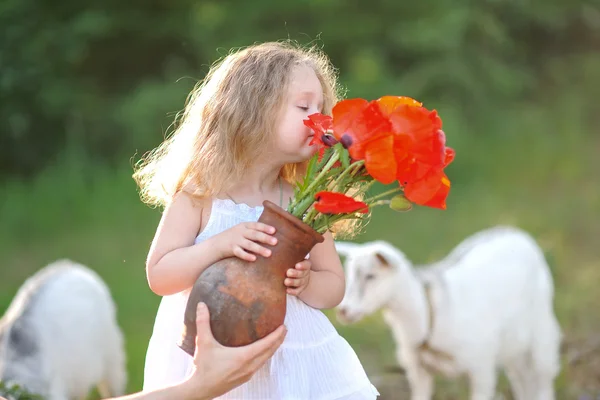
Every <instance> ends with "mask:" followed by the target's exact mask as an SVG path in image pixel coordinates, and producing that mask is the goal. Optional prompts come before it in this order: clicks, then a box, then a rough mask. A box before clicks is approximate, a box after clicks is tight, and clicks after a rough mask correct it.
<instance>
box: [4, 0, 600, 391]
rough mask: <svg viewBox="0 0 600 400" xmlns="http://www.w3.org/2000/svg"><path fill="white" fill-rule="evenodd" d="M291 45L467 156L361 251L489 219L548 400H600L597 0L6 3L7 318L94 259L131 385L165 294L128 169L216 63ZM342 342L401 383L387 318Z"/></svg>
mask: <svg viewBox="0 0 600 400" xmlns="http://www.w3.org/2000/svg"><path fill="white" fill-rule="evenodd" d="M287 38H290V39H293V40H296V41H298V42H300V43H304V44H313V43H315V44H318V45H320V46H322V47H323V49H324V51H325V52H326V53H327V54H328V55H329V56H330V57H331V59H332V61H333V63H334V64H335V65H336V66H337V67H338V68H339V70H340V78H341V82H342V84H343V85H344V86H345V88H346V89H347V97H364V98H369V99H374V98H377V97H379V96H382V95H386V94H392V95H407V96H411V97H414V98H417V99H419V100H421V101H423V102H424V103H425V106H427V107H428V108H435V109H437V110H438V112H439V113H440V115H441V117H442V119H443V121H444V131H445V132H446V135H447V138H448V144H449V145H450V146H452V147H454V148H455V149H456V152H457V156H456V159H455V161H454V163H453V164H451V165H450V166H449V167H448V169H447V172H448V175H449V177H450V179H451V181H452V185H453V186H452V190H451V193H450V196H449V200H448V209H447V210H446V211H440V210H434V209H430V208H417V209H414V210H412V211H411V212H409V213H403V214H395V213H393V212H391V211H389V210H385V209H381V208H378V209H376V211H375V212H374V215H373V218H372V221H371V223H370V224H369V225H368V226H367V229H366V231H365V233H364V234H362V235H360V236H359V237H357V238H356V240H357V241H366V240H371V239H375V238H382V239H386V240H389V241H390V242H392V243H394V244H395V245H397V246H398V247H400V248H401V249H402V250H403V251H405V252H406V253H407V255H408V256H409V258H411V259H412V260H413V261H414V262H416V263H426V262H430V261H433V260H436V259H438V258H440V257H442V256H444V254H446V253H447V252H448V251H450V250H451V249H452V247H453V246H455V245H456V244H458V243H459V242H460V241H461V240H462V239H464V238H465V237H466V236H468V235H471V234H473V233H475V232H476V231H477V230H480V229H484V228H487V227H489V226H492V225H495V224H514V225H517V226H519V227H522V228H524V229H526V230H528V231H529V232H531V234H532V235H534V236H535V237H536V239H538V241H539V243H540V245H541V246H543V248H544V250H545V251H546V254H547V257H548V261H549V263H550V264H551V267H552V272H553V275H554V279H555V285H556V312H557V314H558V317H559V320H560V323H561V325H562V329H563V330H564V333H565V346H564V350H563V369H562V373H561V376H560V377H559V378H558V380H557V391H558V392H557V396H558V398H559V399H574V398H579V396H581V395H583V394H585V393H587V394H593V395H596V394H597V393H600V354H597V352H596V350H597V347H598V346H599V345H600V341H598V340H597V339H598V338H599V337H600V331H599V328H600V317H599V313H598V311H597V310H598V306H599V305H600V291H598V289H597V283H598V282H599V278H600V253H599V250H598V248H599V245H600V185H599V183H600V180H599V177H598V176H599V175H598V170H599V169H600V159H599V157H598V153H599V151H600V128H598V127H599V126H600V102H599V101H598V99H599V98H600V3H599V2H598V1H597V0H589V1H583V0H547V1H545V2H528V1H508V0H505V1H502V0H489V1H483V0H480V1H467V0H453V1H450V0H436V1H433V0H427V1H419V2H416V1H415V2H402V1H397V0H395V1H392V0H371V1H368V2H367V1H363V2H359V1H341V0H299V1H296V2H293V3H292V2H290V3H284V2H280V1H272V0H255V1H252V2H249V1H238V0H223V1H202V0H196V1H192V0H178V1H173V0H172V1H165V0H146V1H139V0H138V1H130V2H123V1H116V0H105V1H103V2H99V1H96V2H91V1H90V2H80V1H73V0H65V1H62V2H58V1H53V2H50V1H39V0H38V1H34V0H3V1H2V2H1V3H0V121H2V124H0V221H1V222H0V254H2V257H3V259H2V263H1V266H0V313H3V312H4V310H5V309H6V307H8V304H9V303H10V301H11V299H12V297H13V296H14V294H15V293H16V291H17V289H18V287H19V286H20V285H21V284H22V283H23V281H24V280H25V279H26V278H27V277H28V276H29V275H31V274H32V273H34V272H35V271H36V270H38V269H40V268H42V267H43V266H44V265H46V264H47V263H49V262H51V261H53V260H55V259H57V258H63V257H68V258H71V259H73V260H76V261H79V262H82V263H85V264H87V265H88V266H90V267H92V268H93V269H95V270H97V271H98V272H99V273H100V275H101V276H102V277H103V278H104V279H105V280H106V281H107V283H108V284H109V286H110V288H111V290H112V294H113V296H114V299H115V301H116V303H117V306H118V312H119V322H120V324H121V326H122V328H123V330H124V332H125V335H126V341H127V352H128V353H127V356H128V372H129V378H130V379H129V387H128V389H129V391H135V390H139V389H140V388H141V382H142V376H143V362H144V356H145V351H146V346H147V343H148V339H149V337H150V333H151V329H152V325H153V322H154V315H155V312H156V308H157V305H158V302H159V300H160V299H159V297H158V296H156V295H154V294H153V293H152V292H151V291H150V289H149V288H148V286H147V284H146V278H145V271H144V261H145V257H146V254H147V251H148V248H149V245H150V241H151V239H152V237H153V235H154V231H155V229H156V225H157V222H158V220H159V218H160V211H159V210H156V209H150V208H148V207H147V206H145V205H143V204H142V203H141V202H140V201H139V198H138V194H137V188H136V186H135V184H134V181H133V180H132V178H131V174H132V164H133V163H134V162H135V161H137V160H138V159H139V157H140V155H141V154H142V153H144V152H146V151H148V150H150V149H151V148H152V147H154V146H155V145H157V144H158V143H159V142H160V141H161V139H162V138H163V137H164V135H165V134H166V133H167V132H169V125H170V124H171V123H172V122H173V117H174V114H175V113H176V112H177V111H179V110H181V109H182V108H183V105H184V102H185V99H186V96H187V94H188V92H189V91H190V89H191V88H192V87H193V85H194V84H195V83H196V82H197V81H198V80H200V79H202V78H203V76H204V75H205V74H206V72H207V71H208V67H209V65H210V64H211V63H212V62H214V61H215V60H216V59H218V58H219V57H222V56H224V55H225V54H227V52H228V51H229V49H231V48H234V47H239V46H246V45H250V44H252V43H255V42H262V41H270V40H280V39H287ZM328 315H329V316H330V317H331V318H332V320H333V321H334V322H336V321H335V319H334V317H333V315H332V314H331V313H330V312H328ZM336 323H337V322H336ZM339 330H340V332H341V333H342V334H343V335H344V336H345V337H346V338H347V339H348V340H349V341H350V343H351V344H352V345H353V347H354V348H355V350H356V351H357V352H358V354H359V356H360V358H361V360H362V361H363V363H364V365H365V367H366V369H367V372H368V373H369V374H370V375H371V376H373V377H374V379H379V377H381V376H384V375H385V376H387V378H386V380H384V381H382V382H384V383H382V384H381V385H382V386H381V387H382V390H385V388H384V386H386V385H388V384H394V382H399V381H400V380H401V375H399V374H391V373H387V375H386V374H384V370H385V369H386V367H388V366H391V365H393V364H394V357H393V351H392V349H393V342H392V339H391V335H390V333H389V331H388V329H387V328H386V326H385V325H384V324H383V323H382V321H381V318H380V316H379V315H375V316H372V317H370V318H368V319H366V320H364V321H362V322H361V323H359V324H356V325H353V326H348V327H339ZM389 382H392V383H389ZM439 383H440V386H438V391H437V394H436V399H459V398H464V393H465V382H464V381H462V380H461V381H458V382H451V381H447V380H444V379H440V380H439ZM499 390H501V391H502V392H504V393H508V391H507V386H506V383H505V381H504V380H501V384H500V387H499ZM382 398H390V397H382ZM506 398H509V397H508V396H507V397H506Z"/></svg>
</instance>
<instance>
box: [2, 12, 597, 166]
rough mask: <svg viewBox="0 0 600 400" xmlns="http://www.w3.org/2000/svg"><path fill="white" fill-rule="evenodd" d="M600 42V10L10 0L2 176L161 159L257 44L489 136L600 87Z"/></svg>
mask: <svg viewBox="0 0 600 400" xmlns="http://www.w3.org/2000/svg"><path fill="white" fill-rule="evenodd" d="M599 32H600V8H599V7H598V1H597V0H587V1H585V0H571V1H564V0H563V1H560V0H551V1H546V2H524V1H507V0H505V1H502V0H489V1H483V0H482V1H476V2H474V1H468V0H452V1H451V0H435V1H434V0H428V1H421V2H398V1H391V0H373V1H369V2H368V5H367V4H365V3H361V2H358V1H349V2H347V1H341V0H301V1H297V2H290V3H286V4H285V5H283V3H281V2H279V1H275V0H261V1H258V2H245V1H240V0H226V1H219V2H217V1H191V0H179V1H165V0H149V1H143V2H142V1H133V2H122V1H116V0H107V1H103V2H74V1H65V2H50V1H35V0H4V1H3V2H2V4H1V5H0V49H1V53H0V71H1V74H0V103H1V104H2V107H1V109H0V119H1V120H2V121H4V123H3V124H2V125H1V126H0V175H3V176H6V175H9V174H10V175H15V174H16V175H20V176H30V175H32V174H34V173H36V172H38V171H40V170H41V169H42V168H44V166H46V165H48V163H50V162H52V161H53V160H56V159H57V157H60V156H61V153H63V152H65V151H69V150H68V149H71V150H75V151H72V153H73V154H77V157H82V158H84V159H86V160H93V162H94V163H96V162H101V163H116V162H118V161H119V160H123V157H131V156H133V155H134V154H135V153H136V151H138V152H139V151H146V150H148V149H149V148H151V147H153V146H154V145H156V144H157V143H158V142H159V141H160V140H161V138H162V137H163V135H164V134H165V132H166V130H167V127H168V125H169V124H170V123H171V122H172V117H173V114H174V113H175V112H177V111H178V110H179V109H181V108H182V107H183V102H184V100H185V96H186V94H187V92H188V91H189V90H190V88H191V87H192V86H193V84H194V83H195V81H197V80H199V79H202V78H203V76H204V74H205V73H206V72H207V71H208V66H209V65H210V64H211V63H212V62H213V61H215V60H216V59H217V58H219V57H221V56H223V55H225V54H226V53H227V52H228V51H229V50H228V49H230V48H233V47H237V46H246V45H249V44H251V43H252V42H256V41H258V42H260V41H267V40H277V39H282V38H287V37H289V38H292V39H294V40H298V41H299V42H301V43H313V42H316V43H318V44H322V45H323V46H324V50H325V51H326V52H327V53H328V54H329V55H330V57H331V58H332V60H333V62H334V64H335V65H336V66H337V67H338V68H339V69H340V72H341V78H342V82H343V84H345V86H347V87H348V88H349V91H348V93H347V94H348V96H349V97H355V96H361V97H375V96H377V97H378V96H380V95H383V94H404V95H409V96H413V97H416V98H418V99H420V100H423V101H425V102H426V105H428V106H430V107H432V108H434V107H439V106H440V105H441V104H444V103H445V104H452V105H454V106H456V108H457V109H458V110H460V111H461V117H462V118H465V119H468V120H470V121H471V120H477V121H479V122H481V123H482V124H485V123H486V120H485V118H482V117H486V116H485V115H484V116H481V115H479V114H480V110H481V109H482V107H486V106H487V107H488V109H489V108H494V107H506V106H507V105H508V104H511V103H512V102H514V101H516V100H519V99H524V98H527V97H529V96H533V95H535V94H539V91H540V90H542V91H544V92H546V93H548V90H549V89H552V88H555V87H559V88H561V89H563V88H565V87H570V86H573V85H577V84H578V82H579V83H580V82H581V80H582V78H584V77H585V78H587V77H589V75H595V76H596V77H598V76H599V75H600V72H598V71H600V57H599V56H598V55H597V54H594V53H593V52H592V51H591V50H590V49H593V48H594V47H595V46H596V48H597V46H600V35H599ZM599 81H600V79H599V80H597V81H596V82H599ZM579 89H581V90H583V91H586V92H588V94H589V95H590V97H587V98H597V97H598V95H600V88H599V87H598V86H596V87H590V86H589V85H582V87H579V88H578V90H579ZM594 96H595V97H594ZM590 113H591V111H590ZM592 116H593V115H592ZM596 118H597V116H596ZM65 149H67V150H65Z"/></svg>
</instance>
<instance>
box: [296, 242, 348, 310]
mask: <svg viewBox="0 0 600 400" xmlns="http://www.w3.org/2000/svg"><path fill="white" fill-rule="evenodd" d="M323 236H324V237H325V240H324V241H323V242H322V243H319V244H317V245H316V246H315V247H313V249H312V250H311V252H310V260H311V264H312V268H311V271H310V280H309V282H308V285H307V286H306V288H305V289H304V290H303V291H302V292H301V293H300V294H299V295H298V298H299V299H300V300H302V301H303V302H305V303H306V304H308V305H309V306H311V307H313V308H318V309H323V308H334V307H335V306H337V305H338V304H340V303H341V301H342V299H343V298H344V291H345V290H346V279H345V277H344V269H343V268H342V262H341V261H340V257H339V255H338V253H337V251H336V249H335V245H334V242H333V236H332V235H331V233H330V232H326V233H325V234H324V235H323Z"/></svg>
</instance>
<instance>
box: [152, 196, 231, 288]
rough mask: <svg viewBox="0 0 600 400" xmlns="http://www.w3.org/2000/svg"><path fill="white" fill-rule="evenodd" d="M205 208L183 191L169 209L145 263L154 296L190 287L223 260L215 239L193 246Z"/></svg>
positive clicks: (164, 214)
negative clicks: (204, 272) (201, 275)
mask: <svg viewBox="0 0 600 400" xmlns="http://www.w3.org/2000/svg"><path fill="white" fill-rule="evenodd" d="M204 208H205V207H204V202H194V201H193V200H192V198H191V197H190V196H189V195H188V194H186V193H183V192H180V193H178V194H177V195H175V197H174V198H173V201H172V202H171V203H170V204H169V205H168V206H167V207H166V209H165V212H164V213H163V216H162V218H161V220H160V223H159V225H158V228H157V230H156V234H155V236H154V240H153V241H152V245H151V247H150V252H149V253H148V258H147V260H146V277H147V279H148V284H149V285H150V289H152V291H153V292H154V293H156V294H158V295H160V296H167V295H170V294H174V293H178V292H181V291H183V290H185V289H188V288H191V287H192V286H193V285H194V283H195V282H196V280H197V279H198V277H199V276H200V274H201V273H202V271H203V270H204V269H205V268H207V267H208V266H210V265H212V264H214V263H215V262H217V261H218V260H219V259H220V258H221V254H219V251H218V248H216V247H215V243H213V241H214V239H213V238H209V239H207V240H205V241H202V242H200V243H198V244H194V240H195V238H196V236H197V235H198V232H199V231H200V230H201V227H202V214H203V212H204Z"/></svg>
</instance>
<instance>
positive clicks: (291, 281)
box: [283, 278, 302, 287]
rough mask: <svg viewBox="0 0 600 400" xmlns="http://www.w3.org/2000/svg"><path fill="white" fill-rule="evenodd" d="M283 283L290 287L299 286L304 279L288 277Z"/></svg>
mask: <svg viewBox="0 0 600 400" xmlns="http://www.w3.org/2000/svg"><path fill="white" fill-rule="evenodd" d="M283 283H284V284H285V286H288V287H299V286H300V285H302V279H294V278H286V279H285V281H283Z"/></svg>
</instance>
